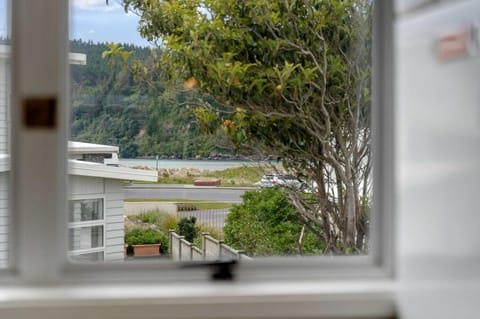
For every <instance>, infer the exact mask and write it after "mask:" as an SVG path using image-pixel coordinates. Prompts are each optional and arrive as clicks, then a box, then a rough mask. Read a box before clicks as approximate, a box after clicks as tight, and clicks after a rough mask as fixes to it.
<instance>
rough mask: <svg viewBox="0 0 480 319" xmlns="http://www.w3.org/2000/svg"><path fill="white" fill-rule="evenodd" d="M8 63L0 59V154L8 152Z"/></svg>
mask: <svg viewBox="0 0 480 319" xmlns="http://www.w3.org/2000/svg"><path fill="white" fill-rule="evenodd" d="M9 70H10V65H9V63H7V60H5V59H0V154H7V153H8V126H9V125H8V123H9V118H8V114H9V111H8V110H9V101H10V96H9V95H10V93H9V92H10V71H9Z"/></svg>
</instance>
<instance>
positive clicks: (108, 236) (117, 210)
mask: <svg viewBox="0 0 480 319" xmlns="http://www.w3.org/2000/svg"><path fill="white" fill-rule="evenodd" d="M70 194H71V196H72V198H74V199H80V198H82V197H87V198H88V197H90V198H91V197H92V196H97V195H98V197H99V198H100V197H103V198H105V201H104V205H105V261H123V237H124V226H123V225H124V224H123V214H124V211H123V181H121V180H113V179H104V178H95V177H85V176H71V182H70Z"/></svg>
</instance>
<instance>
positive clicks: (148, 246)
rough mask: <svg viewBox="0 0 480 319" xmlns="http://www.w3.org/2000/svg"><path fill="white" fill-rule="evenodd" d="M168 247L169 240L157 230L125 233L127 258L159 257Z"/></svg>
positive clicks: (133, 230) (137, 229) (134, 230)
mask: <svg viewBox="0 0 480 319" xmlns="http://www.w3.org/2000/svg"><path fill="white" fill-rule="evenodd" d="M163 246H166V247H163ZM167 247H168V239H167V238H166V237H165V236H164V235H163V234H162V233H161V232H160V231H158V230H156V229H142V228H133V229H131V230H129V231H127V232H126V233H125V248H124V253H125V256H128V257H132V256H158V255H160V254H163V253H165V252H166V248H167Z"/></svg>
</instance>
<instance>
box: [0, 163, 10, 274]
mask: <svg viewBox="0 0 480 319" xmlns="http://www.w3.org/2000/svg"><path fill="white" fill-rule="evenodd" d="M9 225H10V218H9V212H8V173H6V172H3V173H0V268H1V267H6V266H7V262H8V261H7V258H8V234H9Z"/></svg>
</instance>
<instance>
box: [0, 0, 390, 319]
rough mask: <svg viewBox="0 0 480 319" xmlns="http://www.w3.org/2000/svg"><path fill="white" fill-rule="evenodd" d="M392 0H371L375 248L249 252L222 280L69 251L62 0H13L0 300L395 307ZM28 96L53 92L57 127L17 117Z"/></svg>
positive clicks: (171, 312) (327, 313)
mask: <svg viewBox="0 0 480 319" xmlns="http://www.w3.org/2000/svg"><path fill="white" fill-rule="evenodd" d="M392 2H393V1H392V0H379V1H376V5H375V14H374V32H375V37H374V38H375V39H374V65H375V67H374V88H375V89H374V97H373V130H374V138H373V141H372V143H373V145H374V208H373V212H372V215H373V217H372V224H371V232H372V244H371V251H372V253H371V254H370V255H369V256H361V257H347V256H346V257H336V258H328V257H312V258H281V257H279V258H270V259H262V260H255V261H252V262H244V263H242V264H241V265H239V266H238V268H239V271H237V272H236V275H237V276H236V278H237V279H236V281H235V282H232V283H226V284H219V283H213V282H211V281H210V279H209V272H208V271H207V270H206V269H204V268H188V269H178V265H176V264H173V263H171V262H165V263H158V262H152V263H141V264H137V263H128V264H127V263H125V264H123V263H122V264H98V265H76V264H70V263H68V258H67V251H68V249H67V243H66V241H65V240H63V239H65V238H67V233H66V232H67V229H68V227H66V225H67V224H68V220H67V214H65V212H66V211H68V208H67V200H66V199H67V197H68V196H67V194H68V192H67V185H68V183H67V127H68V123H67V119H68V116H67V111H66V110H67V108H68V102H67V101H68V98H67V92H68V90H67V83H68V82H69V78H68V72H67V69H68V64H67V52H68V49H67V45H68V40H67V39H68V31H67V29H68V18H67V17H68V10H69V8H68V3H67V1H66V0H45V1H32V0H13V1H11V4H12V6H13V10H12V12H13V18H12V22H13V23H12V24H13V37H14V41H13V49H12V53H13V54H12V57H13V63H12V66H13V67H12V70H13V71H12V72H13V75H12V140H13V142H12V148H11V149H12V159H13V160H12V178H11V188H10V189H11V198H12V199H11V205H10V207H11V210H12V212H14V213H13V214H12V225H13V229H12V230H13V231H12V232H11V234H12V236H11V240H10V244H11V246H10V252H11V256H10V259H9V260H10V263H11V267H10V268H9V269H8V270H3V271H1V273H0V281H2V282H4V283H10V284H12V285H13V287H14V288H11V286H3V287H1V288H0V296H2V295H3V294H5V295H9V293H12V291H15V292H16V294H13V295H12V296H13V297H11V298H10V299H9V298H7V299H5V300H3V301H2V300H0V306H4V307H6V308H9V307H10V308H9V309H16V310H19V309H24V308H23V307H26V306H28V305H29V306H30V308H29V309H27V310H25V309H24V313H26V315H24V317H28V314H30V315H32V316H33V315H35V316H36V317H37V318H42V317H43V316H44V317H48V318H51V317H59V318H63V317H64V316H65V314H66V312H62V309H64V308H62V307H64V306H65V305H68V306H69V309H68V315H69V317H70V318H85V317H86V316H91V315H93V316H94V317H98V311H101V314H102V317H104V318H133V317H135V318H151V317H153V316H154V317H156V318H172V317H176V318H217V317H218V318H237V317H242V318H258V317H265V318H291V317H296V318H312V317H316V318H327V317H328V318H332V317H349V318H355V317H356V316H369V317H371V318H390V317H393V316H394V315H395V310H394V308H395V305H394V302H393V299H394V298H393V281H392V279H393V278H394V267H393V265H394V245H393V238H394V234H393V230H394V228H393V226H392V225H393V219H394V217H393V194H394V189H393V187H394V186H393V185H394V183H393V174H394V173H393V172H394V167H393V145H394V143H393V123H394V121H393V108H392V107H391V106H392V100H393V99H392V85H393V83H392V76H393V72H392V65H393V63H392V62H393V61H392V57H393V54H392V52H393V50H392V49H393V47H392V43H393V40H392V35H393V32H392V25H393V3H392ZM44 35H48V36H44ZM31 52H35V57H34V58H32V57H31V56H30V57H29V54H30V53H31ZM28 97H56V98H57V100H58V114H57V119H58V125H57V127H56V129H48V128H47V129H29V128H26V127H24V126H23V124H22V108H21V107H22V101H23V99H24V98H28ZM379 105H382V106H384V107H381V108H380V107H378V106H379ZM380 133H381V134H380ZM39 151H41V152H42V153H41V154H42V156H38V154H39ZM379 212H383V213H382V214H379ZM52 221H53V222H52ZM132 280H133V281H134V282H135V284H133V283H132ZM20 283H21V284H23V285H22V286H17V285H16V284H20ZM92 283H95V286H94V287H92V286H91V284H92ZM113 283H115V284H113ZM71 284H75V285H74V286H72V285H71ZM12 289H13V290H12ZM92 305H95V306H96V307H90V306H92ZM1 308H2V307H0V314H1V313H2V309H1ZM32 309H33V310H32ZM29 311H30V312H29ZM19 313H22V312H19ZM7 314H8V313H7Z"/></svg>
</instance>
